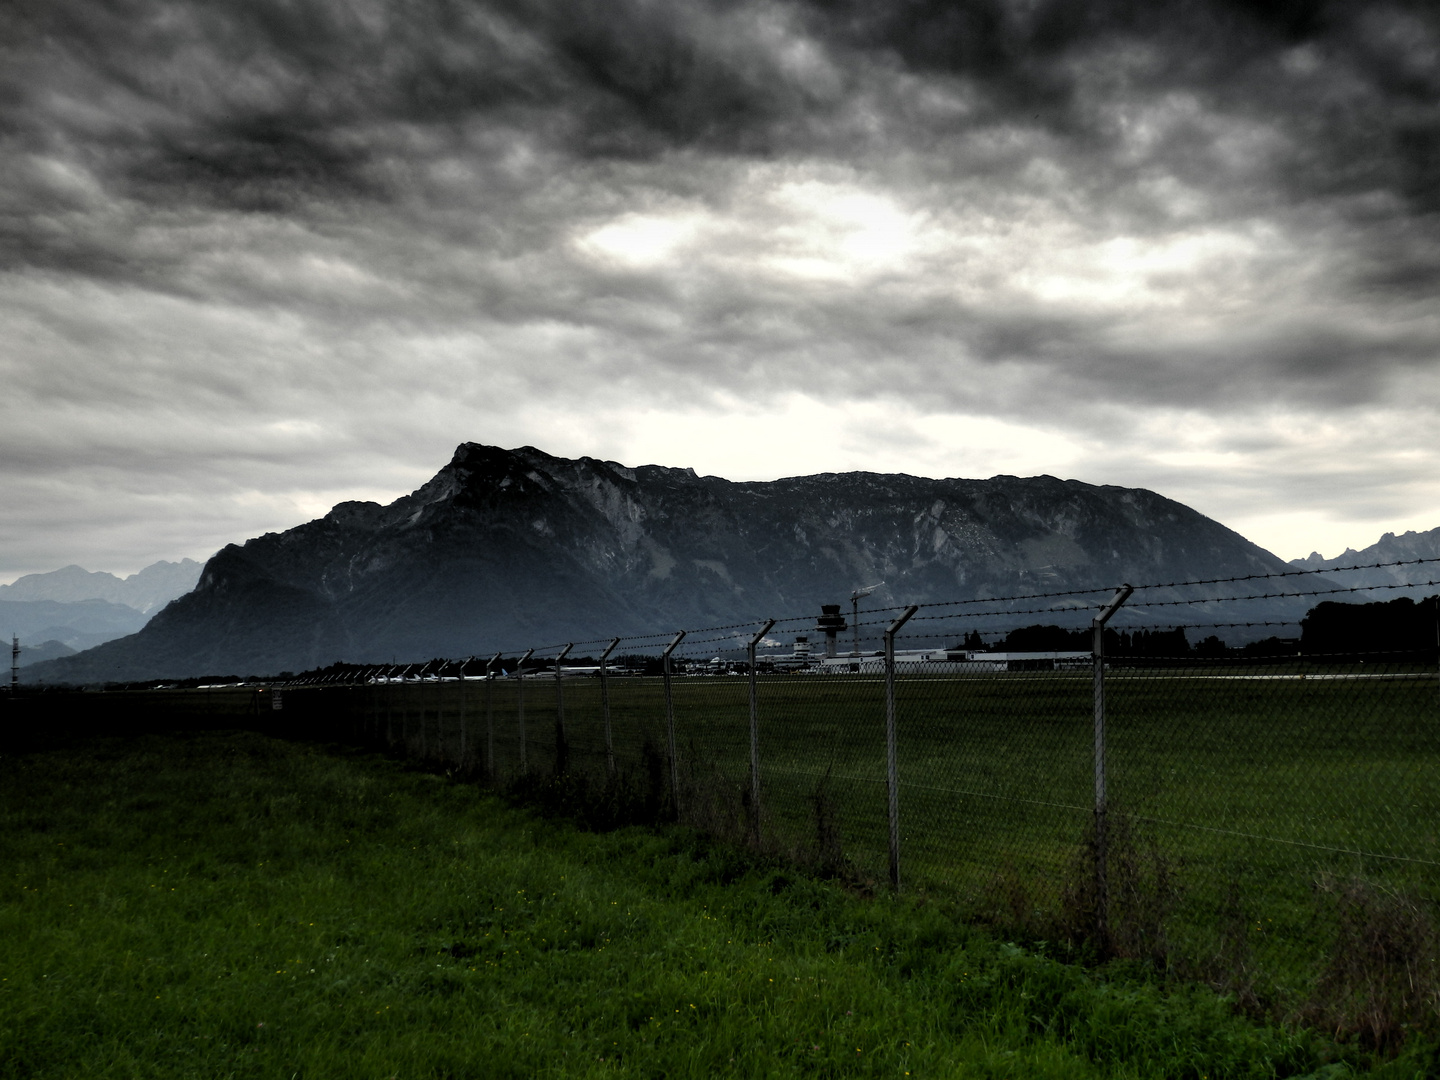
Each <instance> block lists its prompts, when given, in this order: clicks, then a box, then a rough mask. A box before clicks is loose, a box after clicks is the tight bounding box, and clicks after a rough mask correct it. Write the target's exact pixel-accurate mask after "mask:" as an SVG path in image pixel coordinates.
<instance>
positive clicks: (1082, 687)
mask: <svg viewBox="0 0 1440 1080" xmlns="http://www.w3.org/2000/svg"><path fill="white" fill-rule="evenodd" d="M1263 588H1264V584H1263V583H1262V585H1261V590H1263ZM1261 590H1256V591H1255V595H1263V593H1262V592H1261ZM1241 591H1242V592H1243V590H1241ZM1097 597H1098V604H1099V605H1103V603H1104V600H1105V599H1106V597H1105V596H1104V595H1103V594H1095V595H1094V596H1091V597H1089V598H1087V600H1086V604H1085V605H1084V606H1080V607H1077V606H1074V605H1072V606H1069V607H1060V608H1051V609H1047V614H1048V615H1049V616H1050V617H1051V619H1052V621H1053V622H1054V623H1056V624H1060V625H1050V626H1048V627H1037V626H1036V625H1033V617H1032V616H1031V613H1030V609H1024V608H1022V609H1021V612H1020V615H1018V616H1017V615H1015V614H1013V613H1012V615H1011V616H1009V618H1010V620H1011V621H1009V622H1006V621H1004V620H1005V618H1006V616H1005V614H1004V613H1003V612H1001V613H997V612H995V611H994V610H988V611H975V612H971V611H967V610H964V609H963V608H961V607H960V606H959V605H957V606H954V607H950V608H945V607H944V606H936V607H932V608H931V609H924V610H922V613H921V615H920V616H919V617H918V618H916V619H914V620H913V621H912V622H910V623H908V624H906V625H905V626H904V627H903V628H902V629H900V630H898V631H895V632H894V633H893V635H892V637H893V639H892V640H889V641H888V642H887V634H886V628H887V626H890V625H891V623H892V621H893V620H895V619H896V618H897V616H898V612H895V611H886V612H883V613H871V614H867V615H866V616H865V618H863V619H861V620H860V621H859V625H858V626H857V625H855V620H853V619H852V620H850V622H849V623H847V624H846V625H845V626H844V632H843V633H832V634H831V635H829V637H828V638H827V636H826V634H825V632H824V629H823V627H824V623H823V621H822V623H821V624H820V626H816V624H815V622H814V620H813V619H811V620H809V621H804V620H800V619H791V620H786V621H784V622H782V623H781V624H780V627H781V628H780V629H779V630H776V631H775V632H774V635H773V636H771V637H764V631H765V629H768V628H767V627H766V625H765V624H764V623H763V622H761V623H756V624H754V625H747V626H740V627H724V628H720V629H719V630H712V631H708V632H707V631H697V632H694V633H692V634H689V635H686V636H683V637H679V640H678V641H676V640H675V638H676V637H677V636H678V635H655V636H652V637H649V638H645V639H631V640H629V641H621V642H619V643H618V644H617V643H614V642H611V643H605V642H600V643H583V644H581V645H579V646H574V647H565V646H553V647H550V648H548V649H537V650H533V651H531V652H529V653H525V654H523V655H522V654H521V653H518V652H517V653H511V654H505V655H502V656H499V657H497V658H495V659H494V660H492V661H490V662H488V663H487V662H486V661H484V660H475V659H473V658H472V659H470V660H468V661H465V662H463V663H458V662H441V661H434V662H432V664H430V665H425V667H423V668H419V669H413V668H414V666H413V665H412V669H413V670H412V669H406V670H405V671H399V670H398V669H392V668H372V669H347V671H345V672H342V673H340V674H339V675H336V676H335V677H334V678H333V679H332V680H331V682H330V683H317V684H314V685H308V686H302V685H297V686H289V687H285V688H283V689H282V688H279V687H272V688H270V689H268V690H266V691H264V692H263V693H262V692H257V691H255V690H248V689H247V690H222V691H218V692H217V691H211V692H209V693H208V695H207V696H204V697H195V695H196V694H202V693H204V692H203V691H195V692H192V694H191V702H190V706H189V707H191V708H198V707H199V705H198V704H197V702H201V701H203V703H204V708H205V709H206V710H207V715H212V716H214V717H215V722H216V723H224V722H225V720H226V718H234V717H243V716H252V715H253V717H255V718H256V719H264V720H265V721H266V722H268V723H272V724H275V725H279V726H280V728H281V729H282V730H288V731H296V730H300V731H306V732H310V733H313V734H317V735H323V736H327V737H335V736H343V737H346V738H351V739H359V740H363V741H367V742H369V743H371V744H373V745H378V746H381V747H384V748H387V749H389V750H391V751H393V752H395V753H398V754H403V755H406V756H408V757H413V758H416V759H420V760H423V761H426V762H429V763H433V764H435V765H437V766H443V767H445V768H449V769H452V770H455V771H457V772H460V773H463V774H467V775H475V776H480V777H484V778H486V779H488V780H489V781H490V782H492V783H494V784H496V785H499V786H502V787H512V788H516V787H518V788H524V787H526V786H527V785H528V786H529V787H530V788H531V789H537V790H538V789H539V788H546V790H548V792H549V793H550V795H551V796H552V797H554V798H558V799H561V800H562V801H564V800H567V799H568V800H570V802H571V803H572V804H573V805H577V806H578V805H580V804H582V803H583V804H586V805H588V806H590V807H591V808H592V809H593V807H595V806H597V805H599V806H604V807H608V811H607V812H608V813H610V815H611V819H612V820H615V821H622V820H657V819H669V820H678V821H680V822H682V823H685V824H688V825H691V826H693V827H696V828H699V829H703V830H706V831H709V832H711V833H714V834H716V835H718V836H721V837H723V838H726V839H729V840H732V841H734V842H737V843H745V844H750V845H753V846H756V847H759V848H761V849H763V850H765V851H768V852H772V853H775V854H778V855H781V856H784V857H787V858H792V859H797V860H800V861H803V862H805V863H808V864H810V865H814V866H818V867H820V868H822V869H823V870H825V871H827V872H830V873H834V874H837V875H840V876H842V877H844V878H845V879H846V880H847V881H849V882H850V883H851V884H852V885H854V886H855V887H857V888H861V889H872V890H874V889H883V888H886V887H890V886H898V885H903V887H904V888H906V889H908V890H915V891H920V892H930V893H934V894H937V895H943V896H945V897H946V898H948V899H949V900H951V901H952V902H954V903H955V904H956V905H958V907H959V908H960V909H961V910H962V911H965V912H968V913H969V914H970V915H971V916H973V917H974V918H976V919H979V920H983V921H987V922H989V923H991V924H993V925H995V926H997V927H1000V928H1002V929H1003V930H1005V931H1006V932H1008V933H1016V934H1022V935H1027V936H1029V937H1031V938H1032V939H1045V940H1064V941H1074V942H1090V943H1092V944H1095V945H1097V946H1099V947H1100V949H1101V950H1102V951H1103V952H1105V953H1107V954H1110V955H1120V956H1130V957H1135V958H1140V959H1146V960H1151V961H1154V962H1156V963H1160V964H1163V965H1165V966H1167V967H1170V968H1174V969H1178V970H1181V971H1183V972H1186V973H1189V974H1193V975H1199V976H1201V977H1204V978H1207V979H1210V980H1212V981H1217V982H1221V983H1224V984H1226V985H1228V986H1230V987H1232V988H1234V989H1235V990H1237V992H1241V993H1259V992H1262V990H1263V992H1265V993H1269V994H1271V995H1278V996H1279V997H1281V998H1284V997H1286V996H1287V995H1288V996H1289V997H1290V998H1292V999H1294V1000H1300V999H1302V998H1304V997H1305V995H1306V993H1307V992H1308V991H1307V987H1313V986H1314V985H1316V984H1317V983H1323V982H1324V981H1325V980H1326V979H1339V978H1341V976H1340V975H1337V974H1336V972H1337V971H1339V970H1340V968H1338V967H1337V963H1339V960H1338V959H1337V957H1338V951H1343V949H1344V948H1346V947H1348V946H1347V944H1346V943H1347V942H1350V943H1351V944H1353V941H1354V926H1353V925H1350V924H1351V923H1353V921H1354V919H1355V918H1356V917H1357V916H1356V912H1357V911H1359V910H1361V909H1364V908H1365V906H1366V905H1367V904H1368V905H1369V910H1371V911H1372V913H1373V912H1374V911H1377V910H1380V909H1381V908H1384V907H1385V905H1386V904H1389V905H1390V907H1389V908H1386V910H1391V911H1392V913H1393V911H1394V910H1400V909H1401V908H1403V910H1404V912H1408V913H1409V914H1408V915H1406V918H1408V919H1409V920H1410V921H1409V922H1408V923H1405V926H1404V927H1402V928H1401V930H1403V932H1404V933H1409V934H1410V935H1411V937H1412V938H1414V940H1415V941H1417V942H1420V944H1417V945H1415V946H1414V948H1412V949H1411V950H1410V951H1411V953H1416V952H1417V950H1418V952H1419V953H1426V952H1427V950H1428V953H1427V955H1428V962H1429V968H1428V975H1425V978H1428V980H1429V982H1428V983H1425V984H1424V986H1422V987H1421V988H1420V990H1417V991H1416V993H1417V994H1419V995H1420V996H1421V997H1423V996H1424V994H1426V993H1428V994H1429V995H1430V996H1429V998H1427V999H1425V1000H1426V1001H1428V1004H1427V1005H1425V1006H1424V1008H1428V1009H1429V1010H1430V1013H1431V1014H1433V1013H1435V1010H1436V1009H1437V1008H1440V976H1437V974H1436V971H1435V968H1436V964H1435V959H1436V958H1435V956H1434V955H1433V954H1434V952H1435V948H1436V945H1437V934H1436V922H1437V920H1436V913H1437V911H1440V873H1437V871H1440V768H1437V766H1440V651H1437V644H1436V642H1440V639H1432V641H1431V642H1429V643H1426V642H1421V643H1420V644H1418V645H1417V644H1416V643H1415V641H1414V640H1410V641H1409V642H1408V643H1403V647H1401V646H1400V645H1397V644H1396V643H1395V642H1393V641H1388V640H1386V641H1381V639H1380V638H1375V639H1374V640H1375V641H1378V642H1380V643H1381V644H1382V645H1384V646H1385V647H1384V648H1381V649H1377V650H1371V651H1365V650H1360V649H1353V648H1352V649H1326V648H1320V647H1317V645H1323V644H1325V640H1326V639H1324V638H1323V635H1319V632H1318V631H1316V632H1315V633H1313V634H1312V633H1311V631H1312V630H1314V626H1310V625H1307V626H1302V625H1301V624H1299V623H1283V622H1279V621H1274V620H1271V621H1270V622H1267V623H1266V624H1265V625H1264V626H1263V627H1256V626H1255V625H1253V623H1254V622H1255V620H1251V623H1250V624H1248V625H1246V626H1245V630H1244V634H1245V635H1246V636H1248V644H1245V645H1244V646H1243V647H1241V646H1233V647H1226V646H1225V645H1224V643H1223V642H1221V641H1220V640H1219V639H1218V638H1217V637H1215V636H1213V634H1212V631H1213V630H1216V629H1221V630H1225V631H1226V632H1230V633H1232V636H1233V633H1234V628H1235V625H1236V624H1243V623H1245V619H1246V617H1247V616H1246V613H1245V610H1243V609H1242V608H1241V606H1242V605H1243V604H1245V603H1246V602H1248V601H1250V600H1252V599H1253V596H1247V595H1240V596H1236V597H1231V598H1223V597H1222V598H1218V599H1212V600H1211V601H1209V603H1208V606H1207V607H1206V609H1205V610H1206V611H1208V612H1210V613H1211V616H1212V617H1213V618H1214V619H1215V622H1214V623H1212V624H1207V625H1206V626H1204V627H1201V626H1197V625H1193V624H1192V625H1191V626H1189V627H1183V626H1182V627H1177V626H1175V625H1174V624H1162V623H1160V622H1140V621H1136V620H1135V619H1131V621H1129V622H1128V623H1125V624H1124V626H1123V629H1116V628H1111V629H1107V630H1106V631H1105V632H1104V634H1103V635H1102V637H1101V641H1102V644H1103V649H1102V652H1103V655H1102V656H1100V657H1098V658H1097V656H1096V654H1095V650H1094V644H1093V642H1094V634H1093V627H1092V626H1091V624H1090V622H1089V620H1090V619H1092V617H1093V616H1094V614H1095V611H1096V608H1097V604H1096V603H1095V601H1096V598H1097ZM1031 602H1032V603H1033V600H1032V601H1031ZM1167 603H1169V602H1168V601H1165V602H1152V603H1150V604H1149V605H1147V606H1146V607H1145V608H1144V612H1145V614H1146V615H1147V616H1150V617H1153V616H1154V614H1155V612H1156V609H1157V608H1158V609H1161V610H1162V612H1163V609H1164V608H1165V607H1166V605H1167ZM1185 603H1189V601H1185ZM1425 603H1426V604H1429V605H1430V607H1429V608H1428V609H1427V610H1428V612H1429V613H1428V614H1426V613H1425V612H1424V611H1421V613H1420V616H1419V618H1420V622H1419V624H1417V625H1420V626H1421V627H1422V629H1423V628H1424V626H1425V625H1427V624H1426V623H1425V621H1424V620H1425V619H1429V620H1430V621H1431V622H1432V623H1433V621H1434V619H1435V611H1436V609H1437V607H1440V604H1437V603H1436V602H1435V601H1433V600H1429V601H1426V602H1425ZM1227 604H1228V605H1232V608H1233V609H1237V610H1239V614H1238V615H1237V616H1236V617H1235V618H1234V619H1233V620H1231V622H1229V623H1227V622H1226V618H1225V616H1226V613H1227V606H1226V605H1227ZM1174 606H1176V607H1179V606H1181V602H1180V601H1175V602H1174ZM1422 607H1423V605H1416V608H1417V610H1419V609H1420V608H1422ZM1066 619H1068V622H1066V621H1065V620H1066ZM842 622H844V620H842ZM1272 623H1273V625H1272ZM1316 625H1318V624H1316ZM830 629H831V630H832V631H833V630H834V624H833V623H832V624H831V627H830ZM1260 633H1268V634H1270V635H1272V636H1270V637H1268V638H1266V639H1264V640H1257V638H1258V635H1259V634H1260ZM1285 635H1292V636H1285ZM756 636H759V637H762V638H764V640H763V643H762V645H761V648H760V651H759V652H757V653H756V654H754V655H755V660H756V662H755V663H754V664H752V663H750V662H749V658H748V657H747V655H746V647H747V643H748V642H750V641H751V639H752V638H753V637H756ZM782 637H785V638H792V639H794V640H792V641H789V642H784V641H782V640H781V638H782ZM667 642H668V643H669V646H670V648H669V651H668V653H667V652H666V646H667ZM1027 643H1028V645H1029V647H1027V648H1021V647H1017V644H1018V645H1026V644H1027ZM1330 643H1331V644H1333V643H1334V642H1333V640H1331V642H1330ZM607 645H608V651H605V652H603V654H602V650H606V649H607ZM887 648H888V649H892V650H893V651H894V660H893V662H887V659H886V652H887ZM1097 669H1098V678H1097ZM887 675H893V682H890V681H889V680H888V679H887ZM327 678H330V677H329V676H327ZM1099 683H1103V695H1102V694H1099V693H1097V684H1099ZM342 684H343V685H342ZM892 686H893V696H891V695H892V690H891V687H892ZM217 693H218V695H219V696H218V697H217ZM281 695H283V697H281ZM1101 698H1103V717H1100V716H1097V712H1098V711H1099V710H1097V700H1098V699H1101ZM134 700H139V699H138V698H136V699H134ZM145 700H146V701H147V702H148V704H147V705H146V706H145V707H146V708H149V709H171V710H183V708H185V707H186V706H185V705H184V704H183V702H182V703H180V704H177V702H180V701H181V699H180V698H177V697H176V696H175V695H170V696H169V697H165V696H163V695H156V694H151V695H150V697H149V698H146V699H145ZM217 702H218V704H217ZM892 702H893V718H894V729H893V731H894V737H893V742H892V741H891V740H890V739H889V738H888V735H887V721H888V718H889V717H890V716H891V715H892V713H891V712H890V706H891V704H892ZM277 705H283V708H277V707H275V706H277ZM1102 728H1103V739H1102V737H1101V730H1102ZM1102 769H1103V777H1104V782H1103V785H1102V784H1101V783H1100V782H1099V777H1100V773H1101V770H1102ZM897 869H898V876H897ZM1387 898H1388V899H1387ZM1397 904H1398V905H1399V907H1398V908H1397V907H1396V905H1397ZM1347 920H1350V922H1349V923H1347ZM1402 922H1403V920H1402ZM1347 927H1348V929H1347ZM1405 927H1408V929H1405ZM1392 929H1393V928H1392ZM1396 932H1397V933H1399V932H1401V931H1396ZM1347 934H1348V935H1349V936H1348V937H1347ZM1412 944H1413V943H1412ZM1408 962H1409V961H1406V963H1408ZM1341 966H1342V967H1343V965H1341ZM1417 970H1419V969H1413V970H1411V969H1407V971H1408V974H1407V975H1405V977H1406V978H1408V979H1409V980H1410V983H1411V985H1412V986H1413V985H1414V984H1415V980H1416V977H1417V976H1416V973H1415V972H1416V971H1417ZM1422 974H1423V973H1422ZM1422 982H1423V980H1422ZM1257 987H1259V988H1261V989H1260V990H1257ZM1426 987H1428V989H1426ZM1265 988H1268V989H1265ZM1342 989H1343V988H1342ZM1417 1000H1418V998H1417ZM1431 1019H1434V1017H1433V1015H1432V1016H1431Z"/></svg>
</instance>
